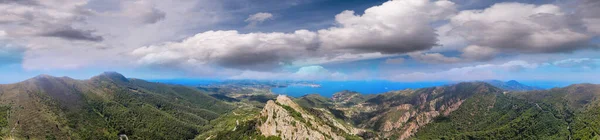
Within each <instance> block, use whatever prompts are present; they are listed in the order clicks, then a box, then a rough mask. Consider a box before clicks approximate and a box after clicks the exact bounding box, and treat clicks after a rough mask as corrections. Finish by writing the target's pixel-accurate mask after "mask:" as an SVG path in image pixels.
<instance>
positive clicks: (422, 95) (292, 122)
mask: <svg viewBox="0 0 600 140" xmlns="http://www.w3.org/2000/svg"><path fill="white" fill-rule="evenodd" d="M599 97H600V85H590V84H582V85H572V86H569V87H565V88H555V89H552V90H535V91H527V92H506V90H504V89H500V88H498V87H495V86H493V85H491V84H488V83H485V82H468V83H458V84H454V85H448V86H440V87H431V88H422V89H415V90H410V89H408V90H400V91H393V92H387V93H382V94H378V95H372V96H370V95H369V96H364V95H361V94H360V93H356V92H351V91H342V92H339V93H337V94H336V95H334V96H333V97H332V98H325V97H322V96H320V95H317V94H310V95H306V96H303V97H300V98H296V99H289V98H288V97H285V96H283V97H282V96H280V97H278V98H277V99H276V100H273V101H269V102H268V103H267V105H266V106H265V107H264V108H263V110H262V111H261V113H259V114H260V115H258V116H259V117H256V118H254V119H251V120H252V121H251V123H250V124H248V125H249V126H253V127H252V128H251V130H252V131H251V132H253V134H254V137H252V138H256V137H258V136H261V137H265V138H266V137H267V136H269V137H271V138H274V139H280V138H281V139H388V138H389V139H401V140H403V139H597V138H598V137H599V134H600V133H598V132H597V129H598V128H600V125H598V124H600V123H599V122H598V120H600V117H599V116H600V111H598V110H600V108H598V106H600V101H598V99H599ZM349 102H351V103H349ZM319 127H323V128H319ZM336 130H337V131H336ZM222 134H223V135H231V133H230V132H228V133H222ZM236 134H240V133H239V132H238V133H236ZM308 134H313V135H308ZM342 136H343V137H342ZM323 137H325V138H323ZM217 138H219V137H217Z"/></svg>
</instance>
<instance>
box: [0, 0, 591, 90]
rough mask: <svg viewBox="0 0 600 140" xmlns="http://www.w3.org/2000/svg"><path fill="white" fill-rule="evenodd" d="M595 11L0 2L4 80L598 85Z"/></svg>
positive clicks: (443, 3) (371, 4) (569, 0)
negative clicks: (109, 75) (104, 76)
mask: <svg viewBox="0 0 600 140" xmlns="http://www.w3.org/2000/svg"><path fill="white" fill-rule="evenodd" d="M598 13H600V1H597V0H391V1H385V0H218V1H215V0H172V1H165V0H0V83H14V82H18V81H22V80H25V79H28V78H31V77H34V76H36V75H39V74H50V75H54V76H69V77H72V78H76V79H87V78H89V77H92V76H94V75H97V74H99V73H101V72H103V71H116V72H119V73H122V74H124V75H125V76H127V77H135V78H141V79H256V80H323V81H324V80H329V81H356V80H386V81H397V82H435V81H473V80H491V79H497V80H520V81H561V82H571V83H600V79H598V78H597V77H599V76H600V69H599V66H600V37H599V34H600V14H598Z"/></svg>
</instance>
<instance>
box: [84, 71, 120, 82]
mask: <svg viewBox="0 0 600 140" xmlns="http://www.w3.org/2000/svg"><path fill="white" fill-rule="evenodd" d="M92 79H107V80H112V81H115V82H129V79H127V78H126V77H125V76H123V75H122V74H120V73H118V72H114V71H107V72H103V73H102V74H100V75H98V76H95V77H93V78H92Z"/></svg>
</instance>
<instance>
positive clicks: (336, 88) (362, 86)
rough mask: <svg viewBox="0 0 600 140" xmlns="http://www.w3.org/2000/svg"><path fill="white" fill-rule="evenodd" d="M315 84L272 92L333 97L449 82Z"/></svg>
mask: <svg viewBox="0 0 600 140" xmlns="http://www.w3.org/2000/svg"><path fill="white" fill-rule="evenodd" d="M313 83H314V84H319V85H321V86H320V87H311V86H306V85H290V86H287V87H283V88H272V89H271V92H273V93H276V94H284V95H288V96H292V97H301V96H304V95H307V94H319V95H321V96H324V97H331V96H332V95H333V94H335V93H337V92H340V91H344V90H349V91H356V92H359V93H361V94H379V93H385V92H388V91H394V90H404V89H417V88H424V87H434V86H441V85H446V84H448V82H410V83H405V82H392V81H372V80H371V81H318V82H313Z"/></svg>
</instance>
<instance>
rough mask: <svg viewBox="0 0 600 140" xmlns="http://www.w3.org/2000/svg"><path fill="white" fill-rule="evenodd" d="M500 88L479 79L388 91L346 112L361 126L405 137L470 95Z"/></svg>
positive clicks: (395, 137) (393, 135)
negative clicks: (471, 81)
mask: <svg viewBox="0 0 600 140" xmlns="http://www.w3.org/2000/svg"><path fill="white" fill-rule="evenodd" d="M500 91H501V90H500V89H498V88H496V87H493V86H491V85H489V84H486V83H482V82H476V83H459V84H455V85H451V86H444V87H433V88H423V89H419V90H403V91H396V92H389V93H385V94H382V95H378V96H377V97H374V98H372V99H369V100H367V101H365V102H363V103H361V104H358V105H356V106H354V107H353V109H351V111H358V112H353V113H347V114H350V115H351V116H349V117H350V118H352V119H353V120H354V121H355V123H356V124H357V125H358V126H360V127H362V128H366V129H371V130H374V131H376V132H378V133H379V134H380V136H381V137H385V138H392V139H406V138H409V137H411V136H412V135H413V134H414V133H415V132H418V131H419V130H420V129H421V127H423V126H425V125H427V124H428V123H431V122H432V121H433V120H434V119H435V118H436V117H439V116H447V115H449V114H450V113H452V112H454V111H456V110H457V109H458V108H459V107H460V106H461V105H462V103H463V102H464V101H465V100H467V99H468V98H471V97H472V96H475V95H487V94H492V95H493V94H500Z"/></svg>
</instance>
